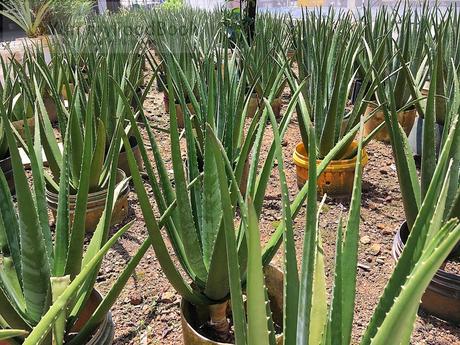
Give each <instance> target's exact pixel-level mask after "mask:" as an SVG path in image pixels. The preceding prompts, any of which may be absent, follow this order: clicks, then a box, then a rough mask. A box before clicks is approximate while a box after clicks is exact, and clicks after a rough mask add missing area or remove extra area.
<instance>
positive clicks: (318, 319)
mask: <svg viewBox="0 0 460 345" xmlns="http://www.w3.org/2000/svg"><path fill="white" fill-rule="evenodd" d="M309 130H310V133H311V137H310V138H311V140H310V148H309V151H310V152H316V151H317V150H316V149H315V140H314V139H312V138H314V135H315V134H314V129H313V127H310V128H309ZM361 145H362V144H361V143H360V144H359V146H360V147H359V148H361ZM280 151H281V150H280ZM358 152H359V153H358V155H361V153H360V152H361V150H358ZM309 164H310V170H311V171H315V169H316V159H315V156H314V154H313V155H311V156H310V157H309ZM280 174H281V175H282V174H283V169H282V167H281V168H280ZM315 176H316V175H312V178H311V180H310V181H309V182H308V184H309V185H308V189H309V192H308V194H309V196H308V201H307V211H306V217H307V218H306V219H307V221H306V229H305V238H304V245H303V251H302V253H301V258H302V262H301V263H300V264H301V272H300V275H299V273H298V270H297V267H298V262H297V259H296V257H297V255H296V249H295V246H294V237H293V233H292V230H288V228H286V233H285V236H286V238H287V240H286V242H285V243H286V248H285V258H286V259H285V260H284V273H285V280H286V281H285V285H284V302H285V303H284V313H283V325H284V329H283V339H282V340H281V341H280V338H279V337H277V336H276V331H275V329H274V327H273V322H274V320H275V319H274V317H273V310H271V309H270V308H267V288H266V286H265V282H264V276H263V274H264V271H263V270H262V267H263V256H262V257H261V247H260V239H259V237H260V235H259V229H258V223H257V217H256V216H255V215H254V213H255V212H254V211H253V206H252V205H251V203H249V205H248V214H249V221H248V223H249V224H250V226H249V229H248V267H249V269H248V272H247V282H246V300H247V301H246V302H245V304H246V308H245V305H244V304H243V293H242V290H241V288H240V284H241V280H240V276H241V273H242V272H241V270H240V264H239V257H238V254H237V251H236V243H237V241H238V239H237V238H236V237H235V234H234V233H233V232H232V231H231V229H230V228H229V229H228V230H227V231H226V250H227V251H228V256H229V258H231V259H229V261H228V271H229V280H230V281H232V282H233V283H234V284H232V285H231V286H232V289H231V301H232V311H233V320H234V330H235V338H236V343H237V344H243V345H244V344H248V345H252V344H260V345H275V344H286V345H288V344H298V345H303V344H328V343H330V339H334V341H336V342H338V343H340V344H350V343H351V342H352V326H353V319H354V308H355V298H356V292H355V287H356V281H357V276H356V273H354V272H356V271H357V264H358V245H359V221H360V200H361V177H362V165H361V164H360V160H359V159H357V164H356V174H355V179H354V180H355V181H354V188H353V196H352V201H351V205H350V211H349V217H348V220H347V224H346V226H345V227H344V225H343V222H342V220H339V225H338V230H337V241H336V256H335V273H334V278H333V285H332V290H331V291H332V292H331V299H330V302H329V303H328V298H327V296H328V289H327V284H326V282H327V279H326V271H325V254H324V252H323V250H322V240H321V232H320V230H319V228H318V224H319V222H318V215H319V214H320V213H319V212H318V211H319V210H320V209H321V206H322V203H321V205H320V207H319V210H318V207H317V190H316V185H317V183H316V177H315ZM223 182H225V184H224V186H225V188H227V184H226V181H225V180H224V181H223ZM282 193H283V199H285V200H287V201H288V200H289V194H288V193H287V190H284V191H283V192H282ZM439 201H441V203H442V200H441V199H438V198H437V196H436V193H435V192H434V190H431V191H430V193H429V195H428V196H427V207H432V208H436V204H437V203H438V202H439ZM323 202H324V198H323ZM287 205H289V204H287ZM440 213H442V210H440V208H436V211H435V212H433V213H431V214H430V216H429V217H428V218H427V219H426V221H425V220H424V221H422V222H418V224H417V226H416V227H415V228H414V230H413V231H414V233H413V235H412V234H411V236H410V238H409V240H408V242H407V245H406V248H405V249H404V252H403V254H402V256H401V258H400V260H399V261H398V263H397V265H396V267H395V269H394V271H393V274H392V275H391V277H390V279H389V281H388V284H387V287H386V289H385V291H384V293H383V295H382V297H381V298H380V301H379V304H378V306H377V307H376V309H375V311H374V314H373V316H372V318H371V319H370V320H369V324H368V326H367V328H366V330H365V332H364V334H363V336H362V338H361V341H360V344H363V345H370V344H372V345H377V344H381V345H383V344H409V341H410V336H411V333H412V330H413V328H414V323H415V318H416V313H417V309H418V306H419V303H420V298H421V296H422V295H423V292H424V289H425V288H426V286H427V285H428V284H429V281H430V279H431V277H433V275H434V274H435V272H436V270H437V268H438V267H439V266H440V265H441V264H442V262H443V260H444V259H445V258H446V257H447V256H448V254H449V252H450V250H452V248H453V246H454V245H455V243H456V242H457V241H458V240H459V239H460V224H459V222H458V220H451V221H450V222H447V223H446V224H445V225H444V226H442V227H441V228H440V229H436V230H434V229H433V224H436V223H437V222H436V219H437V218H438V217H439V216H440ZM289 217H290V214H289V213H285V214H284V217H283V218H284V222H285V223H291V222H292V219H290V218H289ZM433 230H434V231H433ZM350 272H351V274H350ZM268 291H270V290H268ZM245 309H246V312H245Z"/></svg>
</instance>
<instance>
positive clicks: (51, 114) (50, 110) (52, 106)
mask: <svg viewBox="0 0 460 345" xmlns="http://www.w3.org/2000/svg"><path fill="white" fill-rule="evenodd" d="M43 103H44V105H45V109H46V112H47V114H48V118H49V119H50V122H51V123H55V122H57V121H58V115H57V107H56V103H55V102H54V99H53V98H52V97H51V96H50V95H45V97H43Z"/></svg>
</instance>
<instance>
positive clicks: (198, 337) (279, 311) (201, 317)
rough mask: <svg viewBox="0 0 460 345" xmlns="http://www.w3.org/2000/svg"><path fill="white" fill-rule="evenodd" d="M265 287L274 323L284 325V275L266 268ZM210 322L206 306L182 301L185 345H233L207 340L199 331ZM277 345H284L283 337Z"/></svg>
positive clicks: (277, 339)
mask: <svg viewBox="0 0 460 345" xmlns="http://www.w3.org/2000/svg"><path fill="white" fill-rule="evenodd" d="M264 274H265V285H266V287H267V290H268V291H267V292H268V296H269V298H270V308H271V310H272V316H273V322H274V323H275V324H277V325H282V324H283V273H282V272H281V271H280V270H279V269H277V268H275V267H273V266H267V267H265V268H264ZM208 320H209V312H208V308H207V307H206V306H201V307H197V306H194V305H193V304H191V303H189V302H187V301H186V300H184V299H182V302H181V323H182V334H183V339H184V345H231V343H222V342H218V341H214V340H211V339H208V338H206V337H205V336H204V335H203V334H201V333H200V331H198V329H199V328H200V327H201V326H202V325H205V324H206V323H207V322H208ZM276 343H277V345H282V343H283V337H282V335H277V337H276Z"/></svg>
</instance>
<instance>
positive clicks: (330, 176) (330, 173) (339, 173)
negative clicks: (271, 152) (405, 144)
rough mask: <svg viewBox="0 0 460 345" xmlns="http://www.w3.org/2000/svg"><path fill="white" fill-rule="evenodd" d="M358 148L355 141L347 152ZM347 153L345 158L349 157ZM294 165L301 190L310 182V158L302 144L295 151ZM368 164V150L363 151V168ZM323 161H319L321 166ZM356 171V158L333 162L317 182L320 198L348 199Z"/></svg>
mask: <svg viewBox="0 0 460 345" xmlns="http://www.w3.org/2000/svg"><path fill="white" fill-rule="evenodd" d="M357 147H358V143H357V142H356V141H354V142H353V143H352V144H351V145H350V147H349V148H348V150H347V152H351V151H353V150H355V149H356V148H357ZM347 152H346V153H345V157H346V156H347ZM293 159H294V164H295V166H296V173H297V186H298V187H299V189H301V188H302V187H303V186H304V185H305V182H306V181H307V180H308V156H307V153H306V151H305V147H304V145H303V144H302V143H300V144H298V145H297V147H296V149H295V151H294V156H293ZM367 162H368V156H367V153H366V150H365V149H363V155H362V160H361V164H362V165H363V167H364V166H365V165H366V164H367ZM320 163H321V160H318V161H317V164H320ZM355 169H356V156H355V157H354V158H351V159H343V160H335V161H331V163H330V164H329V165H328V167H327V168H326V170H325V171H324V172H323V173H322V174H321V175H320V176H319V178H318V180H317V185H318V196H322V195H324V194H327V195H329V196H334V197H347V196H349V195H351V193H352V191H353V180H354V176H355Z"/></svg>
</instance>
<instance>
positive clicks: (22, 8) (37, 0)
mask: <svg viewBox="0 0 460 345" xmlns="http://www.w3.org/2000/svg"><path fill="white" fill-rule="evenodd" d="M55 2H56V0H6V1H3V2H2V4H1V7H0V8H1V9H2V10H1V11H0V15H1V16H5V17H6V18H8V19H10V20H12V21H13V22H14V23H16V24H17V25H18V26H19V27H20V28H21V29H22V30H24V32H25V33H26V34H27V37H31V38H34V37H38V36H41V35H43V34H45V33H46V28H45V27H44V20H45V18H46V16H47V15H48V14H49V13H50V12H51V8H52V7H51V6H52V5H53V3H55Z"/></svg>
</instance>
